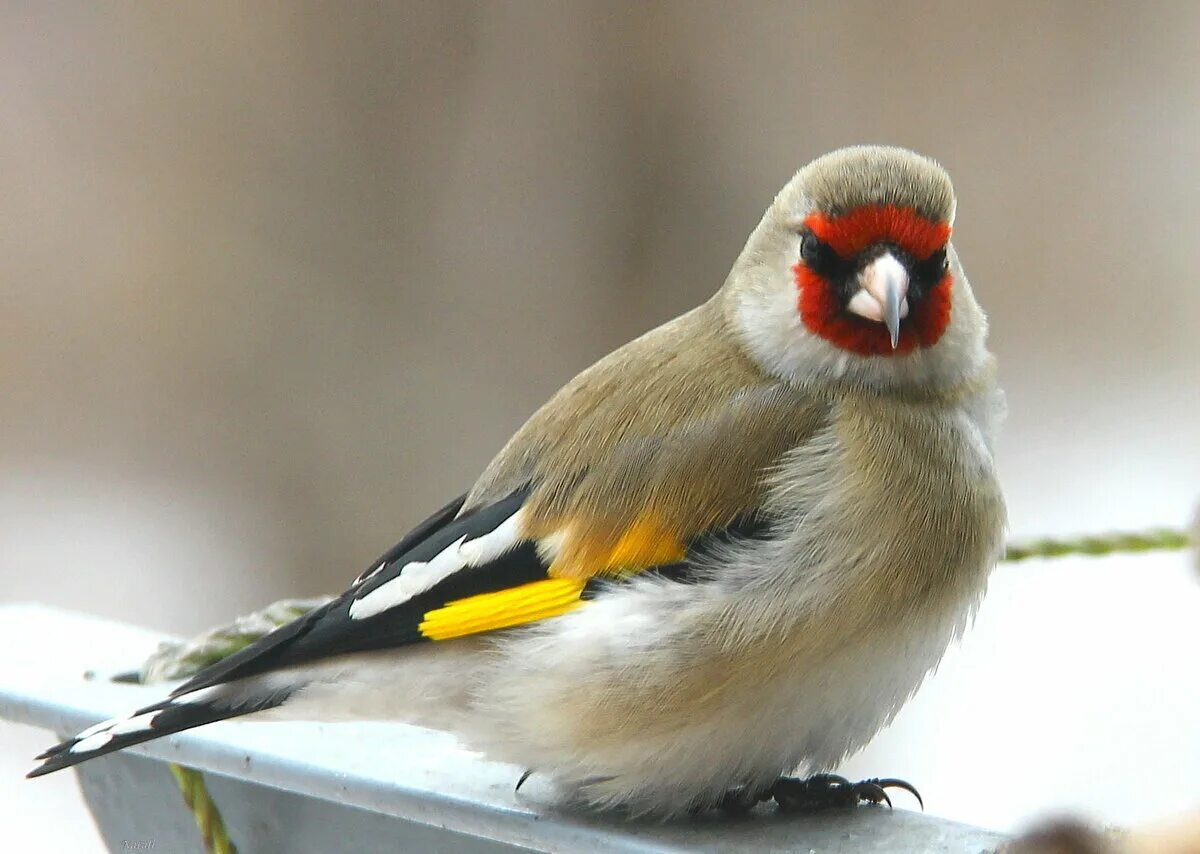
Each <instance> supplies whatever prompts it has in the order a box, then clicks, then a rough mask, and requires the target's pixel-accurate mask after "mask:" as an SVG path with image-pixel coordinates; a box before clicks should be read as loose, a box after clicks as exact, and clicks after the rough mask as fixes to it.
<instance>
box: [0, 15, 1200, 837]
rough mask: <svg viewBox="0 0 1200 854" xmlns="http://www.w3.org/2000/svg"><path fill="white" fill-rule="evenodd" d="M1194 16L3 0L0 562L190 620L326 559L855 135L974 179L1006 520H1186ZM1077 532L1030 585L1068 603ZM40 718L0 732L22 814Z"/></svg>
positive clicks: (485, 438) (11, 584)
mask: <svg viewBox="0 0 1200 854" xmlns="http://www.w3.org/2000/svg"><path fill="white" fill-rule="evenodd" d="M1198 41H1200V4H1196V3H1192V2H1179V3H1156V4H1153V5H1152V6H1148V7H1145V6H1141V5H1139V4H1105V3H1092V2H1060V3H1056V4H1042V3H1019V2H1011V0H1008V2H1003V3H1001V2H995V3H969V4H965V3H953V2H943V3H939V2H909V3H904V4H893V3H885V2H837V3H835V2H828V3H765V2H763V3H753V4H751V3H745V4H723V3H703V2H695V0H679V1H678V2H655V3H640V2H633V3H618V2H602V0H596V2H555V3H541V2H513V3H500V2H490V3H469V2H429V3H416V2H399V3H392V4H366V3H363V4H345V5H344V4H303V3H292V4H262V3H255V4H245V3H243V4H238V3H224V2H212V3H205V4H190V5H179V4H176V5H168V6H157V5H150V4H136V3H128V4H104V5H102V6H93V5H87V4H81V5H58V4H37V3H14V4H5V6H4V7H3V9H0V115H2V116H3V127H4V132H3V133H0V298H2V301H3V308H2V311H0V544H2V545H0V601H11V600H35V599H36V600H40V601H43V602H48V603H51V604H55V605H60V606H63V607H67V608H72V609H78V610H83V611H87V612H90V613H95V614H100V615H104V616H107V617H112V618H116V619H120V620H125V621H129V622H133V623H137V624H140V625H144V626H148V627H152V628H155V629H160V630H164V631H169V632H173V633H189V632H194V631H196V630H199V629H202V628H204V627H206V626H209V625H211V624H213V623H217V622H221V621H224V620H227V619H228V618H230V617H231V616H233V615H235V614H237V613H241V612H245V611H247V610H252V609H254V608H256V607H258V606H260V605H262V604H264V603H266V602H268V601H271V600H273V599H276V598H280V597H283V596H292V595H310V594H317V593H323V592H331V591H334V590H340V589H341V588H342V587H343V586H344V585H345V583H346V582H347V581H348V580H349V579H350V578H352V577H353V576H354V575H355V574H357V573H358V572H359V571H360V570H361V569H363V568H364V567H365V566H366V565H367V564H368V562H369V561H370V560H371V559H372V558H374V557H375V556H376V555H377V554H379V553H380V552H382V551H383V550H384V549H386V548H387V547H388V546H390V545H391V544H392V542H393V541H394V540H395V539H397V537H398V536H399V535H400V534H402V533H403V532H404V531H405V530H406V529H407V528H408V526H409V525H410V524H412V523H414V522H416V521H418V520H419V519H420V518H421V517H423V516H424V515H425V514H426V513H427V512H428V511H429V510H431V509H432V508H434V507H437V506H440V505H441V504H442V503H443V502H444V501H445V500H446V499H447V498H448V497H449V496H452V495H455V494H457V493H459V492H461V491H463V490H464V489H466V488H467V487H468V486H469V485H470V483H471V482H472V480H473V478H474V476H475V475H476V474H477V473H478V471H479V470H480V468H481V467H482V466H483V465H484V464H485V463H486V462H487V460H488V459H489V458H490V456H491V455H492V454H493V453H494V452H495V451H496V450H497V449H498V448H499V446H500V444H501V443H502V442H503V441H504V439H505V438H507V436H508V435H509V434H510V433H511V431H512V430H514V429H515V428H516V427H517V426H518V425H519V424H520V423H521V422H522V420H523V419H524V418H525V417H526V416H527V415H528V414H529V413H530V412H531V411H532V410H533V409H534V408H536V407H537V406H538V405H539V404H540V403H541V402H542V401H543V400H544V399H545V398H546V397H547V396H548V395H549V394H550V393H551V392H553V391H554V390H555V389H556V388H557V387H558V386H559V385H560V384H561V383H563V382H564V381H565V380H566V379H568V378H570V377H571V376H572V375H573V374H574V373H575V372H576V371H578V370H579V369H581V368H583V367H584V366H586V365H587V364H589V363H590V362H592V361H593V360H595V359H596V358H597V357H599V356H601V355H603V354H604V353H606V352H608V351H609V350H611V349H612V348H614V347H616V346H618V345H619V344H621V343H623V342H624V341H626V340H628V339H629V338H631V337H633V336H635V335H637V334H639V333H641V332H643V331H645V330H646V329H648V328H650V327H652V326H654V325H657V324H658V323H660V322H662V321H664V320H666V319H668V318H670V317H672V316H674V315H676V314H678V313H680V312H682V311H684V310H685V309H687V308H690V307H691V306H693V305H694V304H696V303H698V302H700V301H702V300H704V299H706V298H707V297H708V296H709V295H710V293H711V292H713V291H714V290H715V289H716V288H717V287H718V286H719V285H720V284H721V282H722V280H723V277H724V275H725V273H726V271H727V270H728V267H729V265H730V263H731V262H732V260H733V258H734V257H735V255H736V253H737V252H738V250H739V249H740V247H741V245H742V243H743V241H744V240H745V238H746V235H747V234H748V233H749V231H750V230H751V228H752V227H753V226H754V225H755V224H756V222H757V221H758V218H759V216H760V215H761V213H762V210H763V209H764V208H765V207H766V205H767V204H768V203H769V202H770V200H771V198H772V196H773V194H774V193H775V191H776V190H777V189H778V188H779V187H780V186H781V185H782V184H783V183H784V182H785V181H786V180H787V179H788V177H789V176H790V175H791V173H792V172H793V171H794V170H795V169H797V168H798V167H799V166H801V165H803V164H804V163H805V162H807V161H808V160H810V159H812V158H813V157H815V156H817V155H819V154H822V153H824V152H825V151H828V150H830V149H833V148H836V147H839V146H842V145H846V144H851V143H858V142H887V143H894V144H899V145H904V146H908V147H911V148H914V149H917V150H919V151H922V152H924V153H927V154H930V155H933V156H935V157H936V158H938V159H939V160H940V161H941V162H942V163H943V164H944V165H945V166H946V167H947V169H948V170H949V171H950V173H951V174H952V176H953V177H954V180H955V184H956V187H957V191H958V196H959V207H958V219H957V224H956V231H955V244H956V246H957V247H958V250H959V253H960V255H961V256H962V257H963V259H964V264H965V267H966V269H967V271H968V273H969V275H970V277H971V281H972V284H973V286H974V288H975V291H976V293H977V295H978V296H979V298H980V301H981V302H982V303H983V304H984V306H985V308H986V309H987V310H988V311H989V313H990V317H991V322H992V338H991V341H992V346H993V349H994V350H995V352H996V353H997V354H998V356H999V359H1000V365H1001V371H1002V379H1003V382H1004V385H1005V387H1006V389H1007V391H1008V396H1009V405H1010V410H1011V415H1010V418H1009V421H1008V424H1007V428H1006V432H1005V434H1004V437H1003V439H1002V441H1001V443H1000V446H999V451H998V453H999V463H1000V467H1001V472H1002V476H1003V481H1004V485H1005V488H1006V491H1007V495H1008V499H1009V503H1010V513H1011V527H1012V531H1013V534H1014V536H1033V535H1040V534H1062V533H1074V532H1082V531H1093V530H1097V529H1110V528H1140V527H1143V526H1147V525H1157V524H1165V525H1180V524H1183V523H1184V522H1185V520H1186V519H1187V518H1188V517H1189V514H1190V512H1191V508H1192V507H1193V505H1194V501H1195V499H1196V498H1197V495H1198V494H1200V441H1198V439H1197V436H1198V430H1197V422H1198V420H1200V394H1198V393H1197V392H1198V390H1200V334H1198V332H1200V286H1198V276H1197V267H1198V264H1197V261H1198V254H1197V234H1198V233H1200V205H1197V203H1196V200H1197V190H1198V187H1200V158H1198V157H1197V152H1198V150H1200V149H1198V146H1200V51H1197V50H1196V49H1195V46H1196V44H1197V43H1198ZM1184 562H1185V559H1184V558H1183V557H1182V556H1175V557H1172V558H1168V559H1167V560H1166V563H1165V564H1164V565H1163V566H1162V567H1160V568H1158V569H1153V568H1152V569H1151V570H1146V571H1145V574H1143V575H1142V576H1141V577H1140V579H1139V583H1138V585H1137V590H1138V591H1139V595H1143V596H1144V597H1145V601H1146V603H1147V605H1146V610H1145V611H1144V612H1142V613H1141V614H1140V616H1139V615H1131V614H1129V613H1127V612H1126V611H1124V610H1122V608H1121V605H1120V603H1121V602H1128V601H1129V600H1128V598H1127V596H1126V595H1125V594H1122V595H1121V596H1118V597H1116V598H1114V599H1113V600H1111V603H1110V604H1112V606H1113V608H1114V611H1113V614H1112V616H1111V619H1110V620H1109V622H1108V625H1110V626H1112V627H1117V626H1120V627H1121V630H1122V631H1132V632H1134V633H1136V631H1137V629H1136V626H1137V623H1136V619H1146V620H1149V621H1150V623H1149V625H1155V622H1156V621H1157V620H1158V619H1159V618H1158V617H1157V616H1156V613H1157V612H1156V611H1155V602H1156V601H1159V599H1156V598H1155V597H1160V599H1161V601H1164V602H1166V601H1171V602H1177V601H1178V600H1179V597H1181V596H1183V597H1186V596H1190V595H1194V594H1193V593H1192V591H1191V588H1185V586H1184V585H1185V581H1184V579H1185V576H1186V572H1184ZM1128 566H1129V567H1130V569H1129V573H1135V572H1138V570H1137V568H1136V566H1137V565H1136V564H1129V565H1128ZM1038 571H1039V570H1038V568H1037V567H1036V566H1033V565H1022V566H1020V567H1012V568H1002V569H1001V570H999V571H998V573H997V576H998V577H999V576H1000V575H1001V574H1003V573H1016V572H1020V573H1023V575H1022V577H1023V578H1036V574H1037V572H1038ZM1053 571H1054V572H1060V571H1062V570H1060V569H1055V570H1053ZM1076 572H1077V574H1076V575H1075V576H1072V577H1071V578H1072V579H1074V580H1070V581H1069V583H1063V584H1059V585H1057V586H1054V589H1055V590H1058V591H1059V593H1058V594H1056V595H1058V596H1059V597H1060V598H1059V599H1046V598H1045V595H1046V594H1045V591H1039V590H1038V588H1037V587H1036V586H1030V587H1029V588H1027V589H1028V590H1029V591H1031V595H1032V596H1033V597H1036V602H1037V607H1038V608H1048V610H1049V613H1051V614H1053V615H1055V616H1056V617H1059V618H1061V619H1063V620H1064V621H1065V622H1064V629H1063V631H1064V633H1066V632H1069V620H1070V617H1071V613H1072V611H1073V610H1074V609H1075V607H1076V606H1077V603H1078V601H1079V596H1078V590H1079V588H1080V586H1081V585H1083V586H1086V585H1088V584H1090V583H1091V582H1090V581H1088V580H1087V579H1090V578H1094V577H1096V576H1095V575H1093V574H1092V570H1091V569H1089V568H1087V566H1083V568H1078V567H1077V568H1076ZM1156 573H1157V574H1156ZM1160 576H1161V578H1160ZM1114 577H1115V578H1122V579H1130V578H1133V576H1132V575H1130V574H1128V573H1127V574H1121V573H1114ZM1155 579H1159V580H1155ZM999 583H1000V584H1002V585H1003V584H1006V583H1007V582H1005V581H1003V580H1002V579H999ZM1117 583H1123V582H1117ZM1190 601H1192V602H1193V603H1195V601H1196V600H1194V599H1193V600H1190ZM1027 604H1028V602H1027V601H1026V603H1024V604H1023V603H1022V599H1021V597H1017V598H1016V599H1015V600H1014V603H1013V605H1012V611H1011V613H1012V614H1014V615H1020V614H1022V613H1024V612H1025V610H1024V609H1025V608H1026V606H1027ZM1006 613H1008V612H1006ZM996 619H999V618H998V617H997V618H996ZM1131 620H1132V621H1133V622H1130V621H1131ZM1011 629H1012V627H1011V626H1009V627H1005V626H1004V625H1001V626H1000V627H999V628H998V629H997V637H999V638H1012V637H1013V635H1014V634H1019V633H1015V632H1013V631H1012V630H1011ZM8 654H25V655H33V654H36V649H35V648H34V647H33V646H32V645H31V648H30V649H29V650H25V651H21V652H19V653H18V652H15V651H10V653H8ZM1160 664H1161V662H1160ZM1142 666H1143V667H1145V666H1151V667H1153V666H1154V665H1147V664H1145V663H1143V665H1142ZM1162 666H1163V667H1169V665H1167V664H1162ZM1189 666H1194V663H1192V664H1191V665H1189ZM1164 673H1166V671H1164ZM1168 678H1169V677H1168ZM1173 715H1174V716H1173V717H1172V718H1170V720H1175V721H1177V722H1178V731H1179V732H1180V733H1186V732H1190V731H1193V730H1200V725H1197V723H1198V722H1197V713H1196V711H1195V710H1194V706H1193V707H1192V708H1188V709H1177V710H1175V711H1174V712H1173ZM1181 737H1184V736H1181ZM45 740H46V739H45V735H44V734H42V733H36V732H34V731H32V730H29V731H26V730H17V729H15V728H12V727H8V728H6V729H4V730H0V754H2V755H3V758H2V759H0V776H3V777H4V779H3V781H0V792H3V793H4V797H5V801H6V803H8V804H9V805H13V804H18V805H20V804H28V809H27V810H25V814H26V816H27V817H28V820H29V821H31V822H32V821H41V822H43V826H44V822H46V821H51V820H52V817H53V816H63V815H65V814H67V813H66V812H65V811H66V810H67V809H68V806H65V805H64V803H65V802H64V801H61V800H58V799H59V798H70V797H72V796H73V795H72V793H71V791H70V789H71V783H70V781H69V779H67V778H66V777H65V775H64V777H63V778H51V779H48V780H47V781H39V782H38V783H37V784H24V783H22V784H17V783H16V782H15V781H14V779H13V778H14V777H15V775H16V774H17V772H19V771H23V770H25V768H26V766H27V760H28V757H29V755H30V754H31V753H33V752H36V749H39V748H40V747H42V746H44V743H43V742H45ZM1173 749H1174V750H1176V751H1180V750H1183V751H1184V754H1183V755H1186V754H1187V752H1188V751H1190V756H1191V759H1193V760H1194V759H1196V758H1200V742H1198V741H1197V740H1196V737H1195V736H1193V737H1192V740H1191V741H1190V742H1189V743H1180V742H1174V747H1173ZM1193 764H1194V763H1193ZM898 770H902V769H895V768H876V769H874V772H873V773H876V774H880V773H888V774H891V773H895V772H897V771H898ZM55 786H57V787H58V788H54V787H55ZM989 794H990V793H989ZM1145 798H1146V799H1147V800H1149V799H1150V798H1151V794H1150V793H1147V794H1146V796H1145ZM927 800H928V799H927ZM10 808H11V807H10ZM71 809H76V810H78V808H77V807H71ZM39 810H40V811H41V812H39ZM69 815H70V816H71V820H72V822H74V824H73V825H71V828H74V826H75V825H78V826H79V828H82V829H81V830H79V832H80V833H81V834H83V835H82V836H81V837H80V840H81V841H78V844H79V845H84V844H85V842H87V844H95V843H93V842H89V841H88V840H90V839H91V837H88V836H87V834H88V833H90V831H88V830H87V824H86V819H85V818H84V817H83V813H82V811H78V812H71V813H70V814H69ZM959 817H963V818H967V819H971V818H974V819H978V818H979V817H978V816H968V815H963V816H959ZM1009 820H1013V819H1012V818H1011V816H1009V817H1008V818H1004V817H1001V818H997V819H995V821H993V823H994V824H997V825H1002V824H1004V823H1005V822H1006V821H1009ZM64 824H70V823H69V822H64ZM71 828H68V829H66V830H64V831H63V832H68V831H69V830H71ZM42 838H44V837H42ZM80 850H86V849H80Z"/></svg>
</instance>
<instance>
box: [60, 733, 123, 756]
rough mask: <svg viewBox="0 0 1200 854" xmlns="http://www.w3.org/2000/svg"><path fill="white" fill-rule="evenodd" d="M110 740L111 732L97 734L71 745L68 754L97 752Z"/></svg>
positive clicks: (111, 738)
mask: <svg viewBox="0 0 1200 854" xmlns="http://www.w3.org/2000/svg"><path fill="white" fill-rule="evenodd" d="M112 740H113V734H112V733H111V732H97V733H94V734H92V735H89V736H88V737H87V738H83V739H80V740H79V741H77V742H75V743H74V744H72V745H71V751H70V752H71V753H90V752H91V751H93V750H99V749H100V748H101V747H103V746H104V745H106V744H108V743H109V742H110V741H112Z"/></svg>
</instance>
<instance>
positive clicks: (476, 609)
mask: <svg viewBox="0 0 1200 854" xmlns="http://www.w3.org/2000/svg"><path fill="white" fill-rule="evenodd" d="M585 583H586V582H585V581H584V580H581V579H574V578H550V579H547V580H545V581H531V582H529V583H528V584H521V585H518V586H517V587H511V588H509V589H508V590H498V591H496V592H495V593H480V594H479V595H477V596H468V597H467V598H466V599H458V600H455V601H454V602H450V603H448V604H446V605H444V606H442V607H441V608H436V609H434V610H433V611H429V612H428V613H426V614H425V619H423V620H422V621H421V623H420V625H419V626H417V630H418V631H419V632H420V633H421V634H422V635H423V636H424V637H427V638H429V639H430V640H449V639H450V638H458V637H463V636H464V635H473V634H477V633H479V632H490V631H493V630H495V629H507V628H510V627H512V626H519V625H521V624H523V623H532V622H535V621H537V620H545V619H547V618H549V617H557V616H558V615H560V614H565V613H567V612H568V611H573V610H575V609H576V608H578V607H579V606H580V605H582V604H583V602H581V601H580V599H579V597H580V594H582V593H583V586H584V584H585Z"/></svg>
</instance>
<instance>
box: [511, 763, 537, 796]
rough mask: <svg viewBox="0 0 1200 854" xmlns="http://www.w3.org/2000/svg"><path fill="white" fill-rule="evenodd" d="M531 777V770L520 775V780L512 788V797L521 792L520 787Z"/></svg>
mask: <svg viewBox="0 0 1200 854" xmlns="http://www.w3.org/2000/svg"><path fill="white" fill-rule="evenodd" d="M532 775H533V769H532V768H530V769H528V770H527V771H526V772H525V773H524V774H522V775H521V779H520V780H518V781H517V785H516V786H515V787H514V788H513V794H514V795H515V794H516V793H517V792H519V791H521V787H522V786H524V785H525V781H526V780H528V779H529V778H530V777H531V776H532Z"/></svg>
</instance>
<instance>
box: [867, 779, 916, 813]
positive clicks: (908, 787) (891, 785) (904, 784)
mask: <svg viewBox="0 0 1200 854" xmlns="http://www.w3.org/2000/svg"><path fill="white" fill-rule="evenodd" d="M863 782H864V783H873V784H874V785H876V786H878V787H879V788H880V789H903V790H904V791H906V792H908V793H909V794H910V795H912V796H913V797H914V798H916V799H917V803H918V804H920V805H921V812H925V801H924V800H923V799H922V798H921V793H920V792H918V791H917V789H916V787H915V786H913V784H912V783H909V782H908V781H906V780H897V779H896V778H895V777H884V778H883V779H882V780H881V779H879V778H878V777H872V778H871V779H870V780H863ZM885 797H886V796H885ZM891 805H892V802H891V801H890V800H889V801H888V806H889V807H890V806H891Z"/></svg>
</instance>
